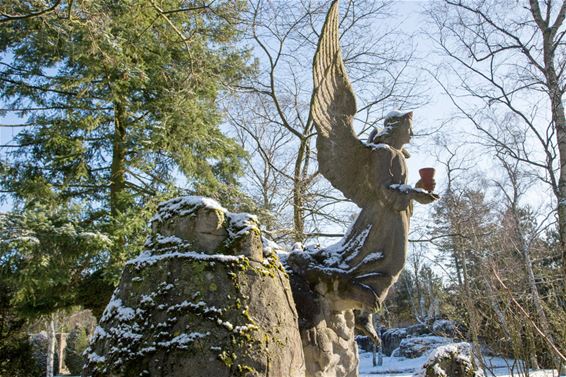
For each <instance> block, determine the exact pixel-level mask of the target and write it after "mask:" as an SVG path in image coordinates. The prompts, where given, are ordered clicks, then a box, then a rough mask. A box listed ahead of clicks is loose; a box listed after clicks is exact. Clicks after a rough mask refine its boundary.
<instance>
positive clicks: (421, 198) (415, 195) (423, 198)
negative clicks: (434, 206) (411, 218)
mask: <svg viewBox="0 0 566 377" xmlns="http://www.w3.org/2000/svg"><path fill="white" fill-rule="evenodd" d="M411 199H414V200H416V201H417V202H419V203H421V204H430V203H432V202H434V201H435V200H438V199H440V196H438V194H433V193H432V192H423V191H413V192H412V193H411Z"/></svg>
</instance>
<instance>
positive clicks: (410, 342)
mask: <svg viewBox="0 0 566 377" xmlns="http://www.w3.org/2000/svg"><path fill="white" fill-rule="evenodd" d="M449 343H452V339H450V338H444V337H442V336H417V337H410V338H405V339H403V340H401V344H400V345H399V356H402V357H406V358H408V359H414V358H417V357H420V356H422V355H424V354H425V353H427V352H429V351H430V350H433V349H435V348H437V347H439V346H443V345H446V344H449Z"/></svg>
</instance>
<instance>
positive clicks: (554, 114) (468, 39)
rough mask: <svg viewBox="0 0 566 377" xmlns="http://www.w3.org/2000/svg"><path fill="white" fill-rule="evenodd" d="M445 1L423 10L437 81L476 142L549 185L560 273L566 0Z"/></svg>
mask: <svg viewBox="0 0 566 377" xmlns="http://www.w3.org/2000/svg"><path fill="white" fill-rule="evenodd" d="M517 5H518V6H513V7H510V4H509V3H508V2H502V1H497V0H489V1H475V0H471V1H461V0H445V1H444V2H442V3H434V4H433V5H432V6H431V8H430V9H429V12H428V13H429V15H430V19H431V20H432V22H433V24H434V25H435V26H436V30H437V33H436V34H434V35H433V38H434V40H435V41H436V43H437V45H438V46H439V47H440V50H441V51H442V53H443V55H444V56H445V57H447V58H448V62H447V64H445V65H441V66H440V67H439V69H438V70H437V71H436V78H437V80H438V82H439V83H440V84H441V85H442V87H443V88H444V90H445V92H446V93H448V94H449V96H450V98H451V100H452V102H453V104H454V105H455V106H456V107H457V108H458V110H459V111H460V112H461V113H462V114H463V115H464V116H465V118H466V119H467V120H468V121H470V122H471V123H472V124H473V125H474V126H475V128H476V129H477V130H479V134H480V136H481V138H482V140H481V143H482V144H484V145H486V146H490V147H491V148H493V150H495V151H496V152H497V153H499V154H503V155H505V156H508V157H510V158H512V159H514V160H516V161H518V162H519V163H520V164H521V165H523V169H522V170H529V171H531V172H532V174H534V175H536V176H537V177H538V178H539V180H540V181H542V182H543V183H545V184H546V185H548V187H550V189H551V190H552V193H553V194H554V195H553V196H554V198H555V200H554V201H553V202H554V208H555V214H556V217H557V222H558V230H559V234H560V243H561V247H560V250H561V258H562V268H563V271H564V272H566V120H565V115H564V107H563V104H562V97H563V95H564V90H565V83H566V82H565V72H564V69H565V64H566V59H565V58H566V55H565V52H566V49H565V44H564V40H563V37H564V34H565V32H566V30H565V25H564V18H565V16H566V2H564V1H558V2H552V1H545V2H539V1H536V0H530V1H520V2H518V3H517Z"/></svg>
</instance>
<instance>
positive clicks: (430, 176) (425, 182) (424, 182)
mask: <svg viewBox="0 0 566 377" xmlns="http://www.w3.org/2000/svg"><path fill="white" fill-rule="evenodd" d="M434 173H435V170H434V168H422V169H420V170H419V175H420V176H421V186H422V188H424V189H425V190H427V191H432V190H434Z"/></svg>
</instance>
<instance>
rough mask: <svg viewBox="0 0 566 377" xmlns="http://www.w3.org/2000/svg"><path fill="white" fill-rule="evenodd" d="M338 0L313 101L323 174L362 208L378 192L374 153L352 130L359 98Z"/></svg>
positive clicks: (324, 38) (317, 65)
mask: <svg viewBox="0 0 566 377" xmlns="http://www.w3.org/2000/svg"><path fill="white" fill-rule="evenodd" d="M338 8H339V7H338V0H335V1H333V3H332V5H331V7H330V10H329V11H328V15H327V16H326V21H325V23H324V26H323V29H322V34H321V36H320V40H319V42H318V48H317V51H316V54H315V56H314V62H313V76H314V93H313V97H312V102H311V106H312V107H311V110H312V116H313V120H314V124H315V126H316V129H317V132H318V136H317V149H318V164H319V169H320V172H321V173H322V175H323V176H324V177H325V178H326V179H328V180H329V181H330V183H331V184H332V186H334V187H335V188H336V189H338V190H340V191H342V193H343V194H344V196H346V197H347V198H348V199H350V200H352V201H353V202H354V203H356V204H357V205H358V206H360V207H362V206H363V205H364V204H365V203H366V202H367V201H368V200H369V198H371V194H370V192H372V191H374V190H372V188H373V187H374V185H375V183H374V184H373V185H372V184H371V183H370V180H371V178H372V177H373V175H374V174H373V172H371V171H370V169H369V164H370V159H371V154H372V150H371V148H369V147H367V146H366V145H364V144H363V143H362V142H361V141H360V140H359V139H358V137H357V136H356V133H355V131H354V129H353V127H352V123H353V119H354V115H355V114H356V99H355V96H354V91H353V89H352V85H351V84H350V80H349V79H348V75H347V73H346V68H345V66H344V61H343V59H342V52H341V48H340V41H339V35H338V20H339V12H338Z"/></svg>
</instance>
